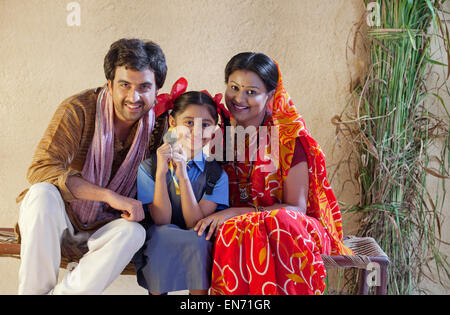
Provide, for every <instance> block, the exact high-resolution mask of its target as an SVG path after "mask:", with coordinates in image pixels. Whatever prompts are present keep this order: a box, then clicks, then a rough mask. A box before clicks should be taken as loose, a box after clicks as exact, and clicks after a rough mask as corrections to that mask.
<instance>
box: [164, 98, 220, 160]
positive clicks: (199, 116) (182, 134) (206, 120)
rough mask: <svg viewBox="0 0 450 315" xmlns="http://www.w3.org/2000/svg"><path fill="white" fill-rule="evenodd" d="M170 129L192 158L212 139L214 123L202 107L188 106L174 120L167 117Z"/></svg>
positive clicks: (206, 110) (171, 117)
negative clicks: (173, 130)
mask: <svg viewBox="0 0 450 315" xmlns="http://www.w3.org/2000/svg"><path fill="white" fill-rule="evenodd" d="M169 125H170V127H174V128H175V132H176V134H177V137H178V141H177V142H178V143H179V144H181V145H182V146H183V149H184V150H185V152H186V153H187V154H191V155H192V156H191V157H190V158H193V157H194V156H195V155H196V154H198V153H199V152H197V151H198V150H201V149H202V148H203V146H205V145H206V144H207V143H208V142H209V141H210V140H211V137H212V134H213V131H214V129H215V128H216V122H215V121H214V118H213V117H212V116H211V114H210V113H209V111H208V109H207V108H206V107H205V106H202V105H196V104H191V105H188V106H187V107H186V108H185V110H184V111H183V112H182V113H179V114H177V115H176V116H175V118H174V117H173V116H172V115H170V116H169Z"/></svg>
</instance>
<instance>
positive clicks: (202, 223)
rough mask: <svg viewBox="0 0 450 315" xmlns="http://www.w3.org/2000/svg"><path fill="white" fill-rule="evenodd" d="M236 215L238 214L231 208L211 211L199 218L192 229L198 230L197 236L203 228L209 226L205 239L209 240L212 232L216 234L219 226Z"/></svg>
mask: <svg viewBox="0 0 450 315" xmlns="http://www.w3.org/2000/svg"><path fill="white" fill-rule="evenodd" d="M238 215H239V214H238V213H236V212H235V211H234V209H233V208H230V209H227V210H222V211H219V212H216V213H213V214H211V215H210V216H207V217H206V218H203V219H201V220H199V221H198V222H197V224H196V225H195V227H194V231H196V232H197V231H198V236H202V235H203V233H204V232H205V229H206V228H207V227H208V226H209V231H208V234H207V235H206V240H209V239H210V238H211V237H212V236H213V234H214V236H217V234H218V233H219V229H220V227H221V226H222V224H223V223H224V222H225V221H227V220H229V219H231V218H234V217H235V216H238Z"/></svg>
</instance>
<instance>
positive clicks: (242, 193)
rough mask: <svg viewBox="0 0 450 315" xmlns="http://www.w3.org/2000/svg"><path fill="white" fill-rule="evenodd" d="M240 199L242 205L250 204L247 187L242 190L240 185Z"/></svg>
mask: <svg viewBox="0 0 450 315" xmlns="http://www.w3.org/2000/svg"><path fill="white" fill-rule="evenodd" d="M239 199H240V201H241V203H248V202H249V197H248V193H247V187H244V188H242V187H241V186H240V185H239Z"/></svg>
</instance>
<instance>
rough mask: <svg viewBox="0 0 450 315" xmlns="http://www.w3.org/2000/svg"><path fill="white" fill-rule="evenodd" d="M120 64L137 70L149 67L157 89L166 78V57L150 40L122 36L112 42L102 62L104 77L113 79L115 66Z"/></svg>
mask: <svg viewBox="0 0 450 315" xmlns="http://www.w3.org/2000/svg"><path fill="white" fill-rule="evenodd" d="M121 66H126V67H127V68H129V69H133V70H137V71H143V70H146V69H147V68H150V70H152V71H153V72H154V74H155V81H156V86H157V88H158V89H160V88H161V87H162V86H163V85H164V81H165V80H166V74H167V65H166V57H165V56H164V53H163V51H162V50H161V48H160V47H159V46H158V45H157V44H155V43H154V42H152V41H146V42H144V41H142V40H140V39H126V38H122V39H119V40H118V41H116V42H114V43H113V44H112V45H111V47H110V48H109V51H108V53H107V54H106V56H105V60H104V63H103V68H104V71H105V76H106V79H107V80H111V81H113V80H114V76H115V73H116V67H121Z"/></svg>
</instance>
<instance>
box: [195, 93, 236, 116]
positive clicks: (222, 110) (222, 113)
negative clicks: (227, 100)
mask: <svg viewBox="0 0 450 315" xmlns="http://www.w3.org/2000/svg"><path fill="white" fill-rule="evenodd" d="M201 92H203V93H205V94H207V95H208V96H209V97H211V98H212V99H213V101H214V103H216V106H217V113H218V114H219V115H220V116H222V117H227V118H230V112H229V111H228V110H227V109H226V108H225V106H224V105H223V104H222V103H221V102H220V101H221V100H222V96H223V95H222V93H218V94H216V95H215V96H214V97H212V96H211V94H209V92H208V91H206V90H203V91H201Z"/></svg>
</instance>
